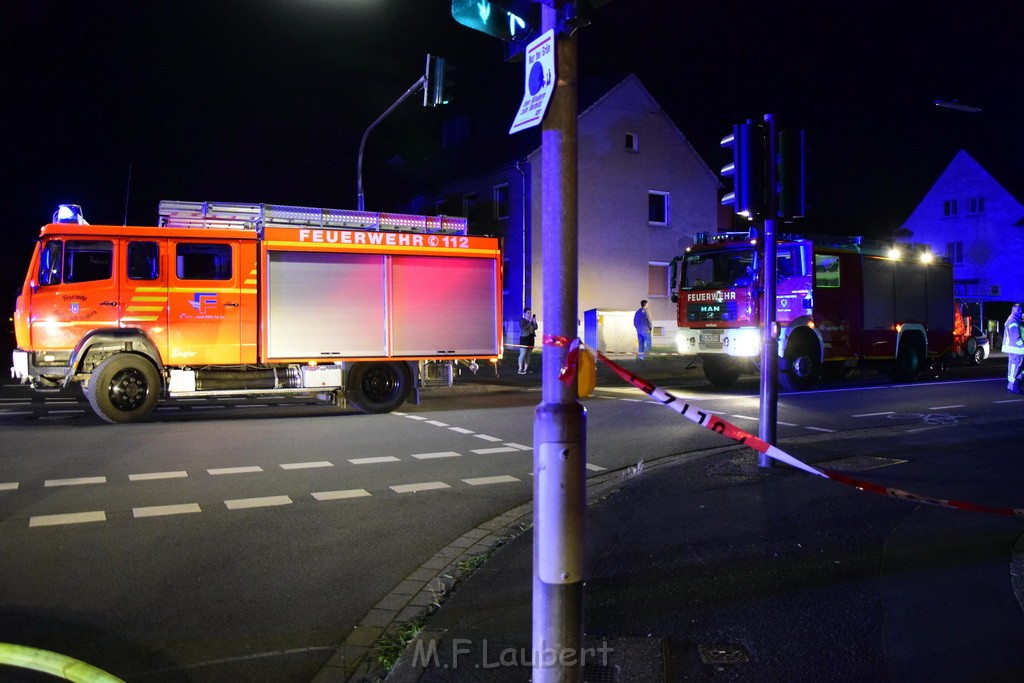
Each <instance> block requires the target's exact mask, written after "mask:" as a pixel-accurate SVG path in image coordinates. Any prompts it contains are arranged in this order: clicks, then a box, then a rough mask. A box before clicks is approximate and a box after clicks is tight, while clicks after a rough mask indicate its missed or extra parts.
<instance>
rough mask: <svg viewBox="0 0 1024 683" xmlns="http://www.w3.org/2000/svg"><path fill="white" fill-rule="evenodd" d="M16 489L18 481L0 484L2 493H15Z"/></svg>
mask: <svg viewBox="0 0 1024 683" xmlns="http://www.w3.org/2000/svg"><path fill="white" fill-rule="evenodd" d="M16 488H18V482H16V481H7V482H0V491H13V490H14V489H16Z"/></svg>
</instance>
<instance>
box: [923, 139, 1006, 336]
mask: <svg viewBox="0 0 1024 683" xmlns="http://www.w3.org/2000/svg"><path fill="white" fill-rule="evenodd" d="M903 225H904V227H905V228H906V229H908V230H909V231H910V232H911V233H912V235H911V237H910V238H909V239H910V240H912V241H914V242H919V243H923V244H927V245H929V246H930V247H931V248H932V250H933V251H935V252H937V253H940V254H946V256H947V257H948V258H949V260H950V261H951V262H952V263H953V278H954V291H955V294H956V297H957V299H959V300H960V301H962V302H964V303H965V304H968V310H969V311H970V312H971V313H972V314H973V315H975V316H976V319H977V320H979V321H981V320H984V319H987V318H993V317H994V318H996V319H998V320H1000V321H1001V320H1002V318H1003V317H1005V312H1007V311H1008V309H1009V306H1008V303H1009V302H1013V301H1024V204H1022V203H1021V201H1020V199H1018V197H1016V196H1014V195H1013V194H1012V193H1011V192H1010V191H1009V190H1007V189H1006V187H1005V186H1004V185H1003V184H1001V183H1000V182H999V181H998V180H997V179H996V178H995V177H993V175H992V174H991V173H990V172H989V171H988V170H986V169H985V168H983V167H982V166H981V164H979V163H978V162H977V161H975V159H974V158H973V157H972V156H971V155H970V154H968V153H967V152H966V151H964V150H960V151H959V152H958V153H957V154H956V156H955V157H954V158H953V160H952V161H951V162H950V164H949V165H948V166H947V167H946V169H945V170H944V171H943V172H942V174H941V175H940V176H939V178H938V180H936V181H935V184H934V185H932V187H931V189H930V190H929V191H928V192H927V193H926V194H925V196H924V199H922V200H921V203H920V204H918V205H917V208H916V209H914V211H913V212H912V213H911V214H910V217H909V218H907V220H906V221H905V222H904V224H903ZM986 307H987V308H988V310H989V311H991V313H988V314H987V313H986V312H985V311H986ZM1004 309H1005V310H1004Z"/></svg>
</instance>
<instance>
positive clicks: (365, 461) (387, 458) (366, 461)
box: [349, 455, 401, 465]
mask: <svg viewBox="0 0 1024 683" xmlns="http://www.w3.org/2000/svg"><path fill="white" fill-rule="evenodd" d="M349 462H350V463H352V464H353V465H372V464H374V463H378V462H401V460H399V459H398V458H396V457H395V456H393V455H382V456H380V457H376V458H351V459H350V460H349Z"/></svg>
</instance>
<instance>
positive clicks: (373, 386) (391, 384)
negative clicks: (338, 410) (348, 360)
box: [345, 363, 412, 414]
mask: <svg viewBox="0 0 1024 683" xmlns="http://www.w3.org/2000/svg"><path fill="white" fill-rule="evenodd" d="M410 391H412V376H411V374H410V373H409V367H408V366H407V365H406V364H405V363H356V364H355V365H353V366H352V369H351V370H349V371H348V378H347V379H346V381H345V398H346V399H347V400H348V402H349V403H350V404H351V405H352V406H354V407H355V408H357V409H358V410H360V411H361V412H364V413H374V414H376V413H390V412H391V411H392V410H394V409H396V408H398V407H399V406H400V405H402V404H403V403H405V401H406V400H407V399H408V398H409V392H410Z"/></svg>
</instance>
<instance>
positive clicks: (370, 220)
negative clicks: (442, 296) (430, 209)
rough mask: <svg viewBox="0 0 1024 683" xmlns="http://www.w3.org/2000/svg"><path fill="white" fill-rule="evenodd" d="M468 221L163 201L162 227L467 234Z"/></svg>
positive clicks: (338, 210)
mask: <svg viewBox="0 0 1024 683" xmlns="http://www.w3.org/2000/svg"><path fill="white" fill-rule="evenodd" d="M466 224H467V221H466V219H465V218H456V217H453V216H417V215H412V214H403V213H375V212H372V211H349V210H346V209H317V208H310V207H305V206H285V205H282V204H239V203H231V202H183V201H173V200H166V199H165V200H163V201H161V202H160V223H159V225H160V227H163V228H227V229H234V230H256V231H257V232H259V233H261V234H262V232H263V230H264V229H265V228H321V229H337V230H393V231H396V232H425V233H438V234H443V235H465V234H466V232H467V229H466Z"/></svg>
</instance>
